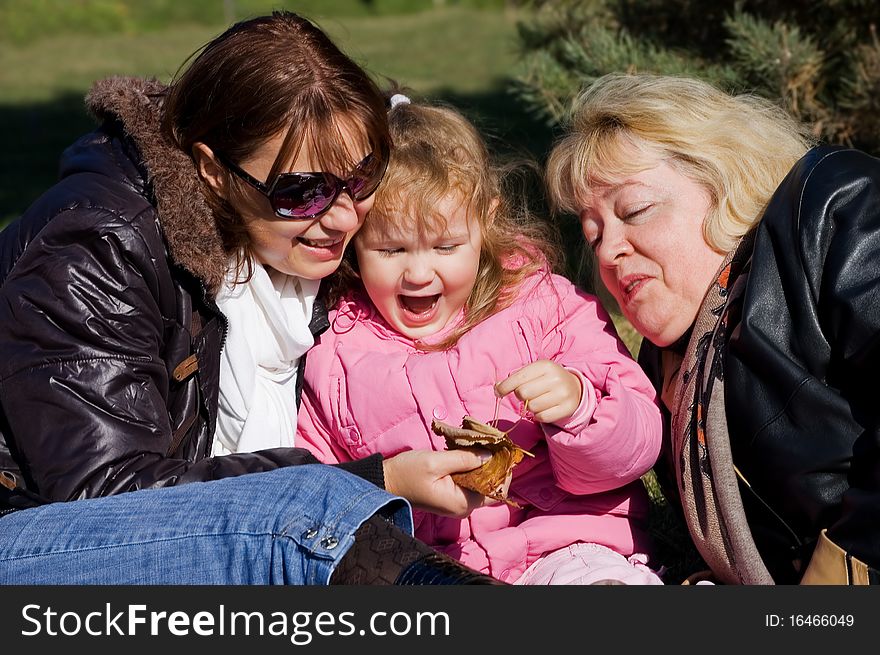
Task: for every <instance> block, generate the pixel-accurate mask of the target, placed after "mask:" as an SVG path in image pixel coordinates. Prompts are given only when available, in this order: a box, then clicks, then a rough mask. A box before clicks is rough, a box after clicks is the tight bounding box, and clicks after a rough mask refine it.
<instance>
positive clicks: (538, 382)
mask: <svg viewBox="0 0 880 655" xmlns="http://www.w3.org/2000/svg"><path fill="white" fill-rule="evenodd" d="M511 392H513V393H515V394H516V397H517V398H519V399H520V400H522V401H523V402H525V403H528V409H529V411H530V412H531V413H532V415H533V416H534V417H535V420H536V421H538V422H539V423H555V422H556V421H561V420H562V419H566V418H568V417H569V416H571V415H572V414H574V412H575V410H576V409H577V408H578V405H580V404H581V394H582V393H583V388H582V385H581V381H580V378H578V376H577V375H575V374H574V373H572V372H571V371H567V370H565V369H564V368H563V367H561V366H560V365H559V364H557V363H556V362H551V361H549V360H546V359H541V360H538V361H537V362H532V363H531V364H528V365H526V366H523V367H522V368H521V369H519V370H518V371H514V372H513V373H511V374H510V375H509V376H508V377H507V378H505V379H504V380H501V382H498V383H497V384H496V385H495V393H496V394H498V395H499V396H506V395H507V394H509V393H511Z"/></svg>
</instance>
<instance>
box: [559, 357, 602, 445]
mask: <svg viewBox="0 0 880 655" xmlns="http://www.w3.org/2000/svg"><path fill="white" fill-rule="evenodd" d="M565 370H566V371H568V372H569V373H573V374H574V375H576V376H577V379H578V380H580V382H581V403H580V405H578V406H577V409H576V410H574V413H573V414H572V415H571V416H569V417H568V418H566V419H562V420H560V421H557V422H556V425H558V426H559V427H560V428H562V429H563V430H565V431H567V432H579V431H580V430H582V429H583V428H584V427H585V426H586V425H587V424H588V423H589V422H590V419H591V418H593V413H594V412H595V411H596V406H597V405H598V404H599V401H598V400H597V398H596V387H594V386H593V383H592V382H590V381H589V380H588V379H587V378H586V376H585V375H584V374H583V373H581V372H580V371H578V370H577V369H574V368H569V367H567V366H566V367H565Z"/></svg>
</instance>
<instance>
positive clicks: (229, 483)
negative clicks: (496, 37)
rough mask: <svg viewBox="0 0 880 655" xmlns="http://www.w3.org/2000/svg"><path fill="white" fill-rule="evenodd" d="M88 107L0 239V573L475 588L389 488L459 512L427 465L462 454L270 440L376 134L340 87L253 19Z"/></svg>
mask: <svg viewBox="0 0 880 655" xmlns="http://www.w3.org/2000/svg"><path fill="white" fill-rule="evenodd" d="M88 103H89V107H90V109H91V110H92V111H93V113H94V114H95V115H96V116H97V117H98V118H99V119H101V126H100V127H99V128H98V129H97V130H96V131H94V132H92V133H90V134H88V135H86V136H84V137H83V138H81V139H79V140H78V141H77V142H76V143H75V144H73V145H72V146H71V147H70V148H69V149H68V150H67V151H66V152H65V154H64V157H63V160H62V164H61V180H60V181H59V182H58V183H57V184H56V185H55V186H54V187H52V188H51V189H50V190H49V191H47V192H46V193H45V194H44V195H43V196H42V197H41V198H40V199H38V200H37V201H36V202H35V203H34V205H33V206H32V207H31V208H30V209H29V210H28V211H27V212H26V213H25V215H24V216H22V217H21V218H20V219H19V220H18V221H16V222H15V223H13V224H12V225H10V226H9V227H8V228H6V229H5V230H4V231H3V232H2V234H0V284H2V286H0V348H2V353H3V357H2V358H0V360H2V361H0V403H2V412H0V472H2V475H0V483H2V484H0V583H5V584H9V583H30V584H33V583H53V582H62V583H129V584H137V583H170V584H182V583H201V584H211V583H226V584H235V583H287V584H297V583H307V584H324V583H327V582H328V581H329V582H332V583H350V582H358V583H376V584H381V583H416V584H418V583H422V582H424V581H425V580H430V581H432V583H438V582H439V583H444V582H445V583H462V582H465V583H480V582H487V580H486V579H484V578H483V577H482V576H478V575H476V574H474V573H473V572H471V571H470V570H468V569H465V568H463V567H461V566H459V565H457V564H456V563H454V562H452V561H451V560H448V559H445V558H442V557H439V556H438V555H436V554H434V553H433V551H432V550H431V549H429V548H427V547H426V546H424V545H423V544H421V543H419V542H417V541H415V540H413V539H412V538H411V537H409V532H410V531H411V529H412V523H411V516H410V511H409V507H408V505H407V503H406V502H405V501H403V500H402V498H400V497H399V496H396V495H394V494H397V493H400V494H401V495H403V493H404V492H405V495H406V497H407V498H409V499H410V501H411V502H412V503H413V504H414V505H415V506H416V507H418V506H419V505H420V504H424V505H426V506H430V507H435V508H436V507H440V508H442V511H445V512H447V513H449V514H450V515H466V514H467V513H468V512H469V511H470V509H471V508H472V507H474V506H475V505H477V504H478V503H479V502H480V501H481V500H482V499H481V498H479V497H475V495H474V494H472V493H470V492H465V491H464V490H462V489H460V488H459V487H457V486H456V485H455V484H453V483H452V481H451V478H450V477H449V474H450V473H452V472H456V471H462V470H468V469H471V468H474V467H476V466H478V465H479V464H480V462H481V460H480V458H479V457H477V456H475V455H473V454H469V453H464V452H451V453H431V452H410V453H404V454H403V455H401V456H399V457H395V458H392V459H386V460H382V459H381V458H379V457H372V458H368V459H365V460H361V461H359V462H354V463H352V464H350V465H346V466H339V467H329V466H323V465H319V464H316V463H315V462H316V460H315V459H314V458H313V457H311V456H310V455H309V454H308V452H307V451H304V450H301V449H298V448H295V447H293V446H294V445H295V444H294V442H293V435H294V433H295V420H296V407H297V403H298V396H299V385H300V382H301V365H302V361H303V356H304V354H305V352H306V351H307V350H308V349H309V347H310V346H311V345H312V343H313V340H314V335H315V334H316V333H319V332H320V331H321V330H322V329H323V328H324V327H325V326H326V325H327V321H326V311H325V310H324V309H323V307H322V306H321V304H320V303H319V302H318V301H317V300H316V292H317V288H318V284H319V281H320V280H321V278H323V277H325V276H327V275H329V274H330V273H332V272H333V271H335V270H336V267H337V266H338V265H339V263H340V260H341V257H342V252H343V250H344V248H345V246H346V244H347V243H348V241H349V240H350V239H351V237H352V236H353V235H354V233H355V232H356V231H357V230H358V228H359V227H360V226H361V224H362V223H363V221H364V217H365V215H366V213H367V211H368V210H369V208H370V206H371V204H372V194H373V192H374V191H375V190H376V188H377V186H378V185H379V183H380V182H381V180H382V176H383V174H384V170H385V165H386V162H387V161H388V156H389V150H390V146H391V143H390V137H389V133H388V127H387V118H386V114H385V107H384V104H383V100H382V97H381V94H380V93H379V91H378V89H377V88H376V87H375V85H374V83H373V82H372V81H371V80H370V79H369V77H368V76H367V75H366V73H365V72H364V71H363V70H361V69H360V68H359V67H358V66H357V65H356V64H355V63H354V62H352V61H351V60H350V59H349V58H348V57H346V56H345V55H344V54H343V53H342V52H340V51H339V50H338V48H337V47H336V46H335V45H334V44H333V43H332V42H331V41H330V40H329V39H328V38H327V36H326V35H325V34H324V33H323V32H321V31H320V30H319V29H318V28H317V27H315V26H314V25H313V24H312V23H310V22H309V21H307V20H305V19H303V18H301V17H299V16H296V15H295V14H291V13H287V12H276V13H275V14H273V15H271V16H265V17H260V18H256V19H253V20H249V21H245V22H242V23H239V24H236V25H234V26H233V27H231V28H230V29H229V30H227V31H226V32H225V33H224V34H222V35H221V36H219V37H217V38H216V39H214V40H213V41H212V42H210V43H208V44H207V45H206V46H205V47H204V48H203V49H202V51H201V52H200V54H199V55H198V56H197V57H196V58H195V59H193V60H192V62H191V63H190V65H189V66H188V68H186V70H185V71H184V72H183V73H182V74H181V75H180V76H178V78H177V79H176V80H175V81H174V82H172V83H171V84H170V85H169V86H165V85H163V84H160V83H159V82H157V81H155V80H139V79H130V78H112V79H109V80H105V81H103V82H99V83H98V84H96V85H95V87H94V88H93V90H92V92H91V94H90V96H89V98H88ZM291 421H293V423H292V424H291ZM298 465H306V466H298ZM345 469H347V470H345ZM246 474H247V475H246ZM424 478H427V481H426V482H422V481H421V480H422V479H424ZM208 481H211V482H208ZM192 482H208V483H207V484H185V483H192ZM381 487H384V489H382V488H381ZM123 492H133V493H123ZM52 501H76V502H52ZM16 510H20V511H16ZM377 544H381V545H382V546H383V547H382V548H381V549H378V551H379V553H378V554H377V552H376V551H377V549H376V548H374V546H376V545H377Z"/></svg>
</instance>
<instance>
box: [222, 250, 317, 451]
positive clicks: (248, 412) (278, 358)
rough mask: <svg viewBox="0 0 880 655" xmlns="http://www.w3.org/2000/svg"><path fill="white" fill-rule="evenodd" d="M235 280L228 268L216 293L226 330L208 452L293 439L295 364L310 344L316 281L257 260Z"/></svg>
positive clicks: (271, 445)
mask: <svg viewBox="0 0 880 655" xmlns="http://www.w3.org/2000/svg"><path fill="white" fill-rule="evenodd" d="M235 279H236V275H235V271H230V272H229V273H228V274H227V278H226V283H225V284H224V285H223V288H222V289H221V290H220V293H219V294H218V295H217V306H218V307H219V308H220V310H221V311H222V312H223V313H224V314H226V317H227V318H228V319H229V331H228V333H227V335H226V345H225V347H224V349H223V352H222V353H221V355H220V408H219V412H218V415H217V432H216V436H215V438H214V445H213V447H212V450H211V454H212V455H229V454H230V453H244V452H253V451H256V450H262V449H265V448H279V447H290V446H293V445H294V437H295V435H296V410H297V407H296V376H297V366H298V365H299V358H300V357H301V356H302V355H303V354H304V353H305V352H306V351H307V350H308V349H309V348H311V347H312V345H313V344H314V337H313V336H312V333H311V332H310V331H309V321H310V319H311V316H312V307H313V305H314V302H315V296H316V295H317V293H318V285H319V282H317V281H314V280H303V279H300V278H298V277H294V276H292V275H286V274H284V273H279V272H278V271H275V270H273V269H268V270H267V269H266V268H264V267H263V266H261V265H259V264H254V274H253V276H252V277H251V279H250V280H249V281H248V282H246V283H240V284H236V285H233V284H232V282H233V281H234V280H235Z"/></svg>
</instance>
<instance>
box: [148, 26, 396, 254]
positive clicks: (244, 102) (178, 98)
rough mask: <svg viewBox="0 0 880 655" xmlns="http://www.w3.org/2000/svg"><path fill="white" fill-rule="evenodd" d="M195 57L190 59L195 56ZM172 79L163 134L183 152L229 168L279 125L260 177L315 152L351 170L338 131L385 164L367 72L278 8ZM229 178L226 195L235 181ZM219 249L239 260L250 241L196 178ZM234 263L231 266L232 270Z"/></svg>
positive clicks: (379, 111) (215, 44)
mask: <svg viewBox="0 0 880 655" xmlns="http://www.w3.org/2000/svg"><path fill="white" fill-rule="evenodd" d="M196 55H197V56H196ZM193 57H195V58H194V59H192V58H191V63H190V64H189V66H188V67H187V68H186V69H185V70H183V71H182V72H180V71H179V72H178V74H177V76H176V77H175V80H174V81H173V82H172V83H171V86H170V88H169V91H168V95H167V98H166V100H165V103H164V107H163V129H164V130H165V133H166V135H168V136H169V137H170V138H171V139H172V140H173V142H174V143H176V144H177V146H178V147H179V148H180V149H181V150H183V151H184V152H186V153H188V154H192V148H193V145H194V144H195V143H197V142H202V143H204V144H206V145H207V146H208V147H210V148H211V149H212V150H213V151H214V152H215V153H217V154H218V155H220V156H222V157H224V158H226V159H227V160H229V161H232V162H239V161H241V160H243V159H246V158H247V157H248V156H249V155H251V154H252V153H253V152H254V151H255V150H256V149H258V148H259V147H260V146H261V145H262V144H263V143H264V142H265V141H266V140H267V139H269V138H271V137H272V136H274V135H276V134H278V133H279V132H280V131H281V130H284V129H287V135H286V137H285V139H284V142H283V145H282V147H281V150H280V151H279V153H278V157H277V158H276V160H275V162H274V164H273V166H272V170H271V171H270V173H269V178H268V179H272V177H274V176H275V175H276V174H277V173H279V172H281V171H280V168H281V167H282V166H283V165H284V164H285V162H287V161H290V159H291V158H292V157H293V156H294V155H295V154H296V153H297V152H298V151H299V149H300V148H301V147H302V145H303V143H308V144H309V145H310V146H311V147H313V148H315V149H316V156H317V160H318V163H319V164H320V165H321V166H322V167H323V168H324V169H327V170H330V169H337V170H342V171H347V170H350V169H351V168H352V167H353V166H354V165H355V164H356V163H357V162H353V161H350V159H351V157H350V155H349V149H348V148H347V147H346V145H347V143H346V139H345V138H344V137H343V136H342V133H341V131H340V130H341V129H342V128H343V127H345V128H348V129H349V130H351V129H353V130H354V132H355V133H356V134H358V135H359V136H358V138H360V139H362V140H363V145H364V146H369V148H370V150H371V151H372V152H373V153H374V154H375V156H376V157H377V158H378V159H380V160H382V161H385V160H387V157H388V153H389V150H390V146H391V140H390V136H389V134H388V125H387V120H386V115H385V106H384V101H383V98H382V94H381V92H380V91H379V89H378V87H377V86H376V84H375V83H374V82H373V81H372V80H371V79H370V77H369V76H368V75H367V73H366V72H365V71H364V70H363V69H362V68H361V67H360V66H358V65H357V64H355V63H354V61H352V60H351V59H350V58H349V57H348V56H346V55H345V54H344V53H343V52H342V51H340V50H339V48H338V47H337V46H336V45H335V44H334V43H333V42H332V41H331V40H330V39H329V37H328V36H327V35H326V34H325V33H324V32H323V31H321V30H320V29H319V28H318V27H317V26H316V25H314V24H313V23H312V22H310V21H309V20H307V19H305V18H303V17H301V16H298V15H296V14H293V13H290V12H287V11H276V12H274V13H272V14H271V15H268V16H261V17H258V18H254V19H251V20H246V21H242V22H239V23H236V24H235V25H233V26H232V27H230V28H229V29H228V30H226V31H225V32H224V33H223V34H221V35H220V36H218V37H217V38H215V39H214V40H212V41H210V42H209V43H207V44H206V45H205V46H203V47H202V48H201V49H200V50H199V51H196V53H194V54H193ZM243 184H244V183H243V182H240V181H239V180H238V178H237V177H235V176H230V189H231V191H232V192H233V193H237V194H241V193H242V185H243ZM203 190H204V193H205V197H206V198H207V199H208V202H209V204H210V206H211V209H212V210H213V213H214V218H215V220H216V221H217V228H218V230H219V231H220V234H221V236H222V238H223V245H224V248H225V249H226V252H227V253H228V254H230V255H233V254H234V255H236V256H240V255H241V253H242V252H243V251H244V253H245V254H246V255H247V254H248V253H247V251H248V246H249V240H248V237H247V232H246V231H245V228H244V223H243V221H242V218H241V217H240V216H239V215H238V213H237V212H236V211H235V209H234V208H233V206H232V204H231V203H229V202H228V201H226V200H224V199H223V198H221V197H219V196H218V195H216V194H215V193H214V192H213V190H212V189H211V188H210V186H209V185H208V184H207V183H205V182H203ZM241 263H242V262H241V261H240V260H239V264H241Z"/></svg>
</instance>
